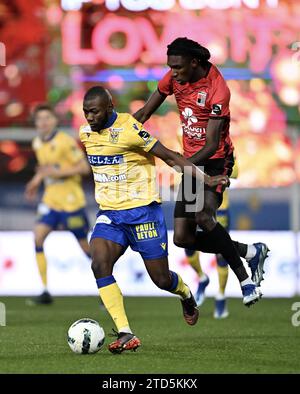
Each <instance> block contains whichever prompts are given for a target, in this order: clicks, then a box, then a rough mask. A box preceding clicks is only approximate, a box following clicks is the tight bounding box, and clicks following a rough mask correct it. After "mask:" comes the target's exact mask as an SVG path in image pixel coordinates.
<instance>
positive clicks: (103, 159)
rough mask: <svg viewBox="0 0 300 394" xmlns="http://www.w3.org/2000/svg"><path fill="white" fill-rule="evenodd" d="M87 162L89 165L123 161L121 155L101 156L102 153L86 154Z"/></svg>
mask: <svg viewBox="0 0 300 394" xmlns="http://www.w3.org/2000/svg"><path fill="white" fill-rule="evenodd" d="M87 158H88V162H89V163H90V165H91V166H95V167H100V166H110V165H118V164H122V163H124V157H123V155H115V156H103V155H87Z"/></svg>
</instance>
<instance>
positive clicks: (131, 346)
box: [108, 330, 141, 354]
mask: <svg viewBox="0 0 300 394" xmlns="http://www.w3.org/2000/svg"><path fill="white" fill-rule="evenodd" d="M113 331H114V334H111V335H112V336H117V339H116V340H115V341H114V342H112V343H111V344H109V345H108V350H109V351H110V352H111V353H116V354H120V353H122V352H123V351H124V350H132V351H136V349H137V348H138V347H140V346H141V341H140V340H139V338H137V337H136V336H135V335H134V334H131V333H127V332H119V333H118V332H116V331H115V330H113Z"/></svg>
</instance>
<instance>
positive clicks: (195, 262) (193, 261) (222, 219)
mask: <svg viewBox="0 0 300 394" xmlns="http://www.w3.org/2000/svg"><path fill="white" fill-rule="evenodd" d="M237 175H238V167H237V164H236V162H235V165H234V167H233V171H232V174H231V176H230V177H231V178H237ZM217 221H218V222H219V223H220V224H221V225H222V226H223V227H224V228H225V229H226V230H227V231H229V226H230V212H229V193H228V190H225V191H224V193H223V201H222V204H221V206H220V208H219V209H218V211H217ZM185 253H186V256H187V260H188V262H189V264H190V265H191V266H192V268H193V269H194V270H195V271H196V272H197V274H198V276H199V285H198V289H197V292H196V295H195V299H196V302H197V305H198V306H200V305H202V304H203V302H204V300H205V289H206V287H207V286H208V284H209V277H208V276H207V275H206V273H204V272H203V270H202V267H201V264H200V256H199V255H200V252H198V251H195V250H190V249H185ZM216 258H217V271H218V279H219V291H218V293H217V295H216V299H215V311H214V317H215V318H216V319H225V318H226V317H228V315H229V313H228V309H227V305H226V297H225V288H226V284H227V279H228V263H227V261H226V260H225V259H224V258H223V257H222V255H221V254H217V255H216Z"/></svg>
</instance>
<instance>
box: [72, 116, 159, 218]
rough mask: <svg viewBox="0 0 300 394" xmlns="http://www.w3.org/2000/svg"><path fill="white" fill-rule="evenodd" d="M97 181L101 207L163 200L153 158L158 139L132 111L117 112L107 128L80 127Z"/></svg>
mask: <svg viewBox="0 0 300 394" xmlns="http://www.w3.org/2000/svg"><path fill="white" fill-rule="evenodd" d="M79 135H80V140H81V141H82V143H83V145H84V146H85V149H86V153H87V157H88V161H89V163H90V165H91V167H92V171H93V174H94V181H95V198H96V201H97V202H98V204H99V207H100V209H102V210H122V209H130V208H137V207H140V206H143V205H148V204H150V203H151V202H153V201H157V202H160V197H159V193H158V190H157V185H156V172H155V162H154V157H153V156H152V155H151V154H150V153H148V152H149V151H150V149H151V148H152V147H153V146H154V145H155V143H156V142H157V140H156V139H155V138H154V137H153V136H151V135H150V134H149V133H148V132H147V131H146V130H145V129H144V128H143V125H142V124H141V123H139V122H138V121H137V120H135V119H134V118H133V117H132V116H131V115H130V114H127V113H116V112H114V113H113V114H112V116H111V118H110V119H109V120H108V122H107V124H106V125H105V128H104V129H102V130H100V131H99V132H95V131H92V130H91V128H90V126H89V125H88V124H85V125H83V126H81V128H80V132H79Z"/></svg>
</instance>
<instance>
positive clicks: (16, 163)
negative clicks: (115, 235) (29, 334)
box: [0, 0, 300, 297]
mask: <svg viewBox="0 0 300 394" xmlns="http://www.w3.org/2000/svg"><path fill="white" fill-rule="evenodd" d="M299 26H300V2H299V1H296V0H295V1H292V0H216V1H214V0H210V1H208V0H192V1H190V0H177V1H175V0H166V1H156V0H152V1H150V0H148V1H146V0H141V1H134V0H107V1H104V0H93V1H86V0H85V1H80V0H61V1H58V0H57V1H50V0H1V2H0V37H1V39H0V41H1V42H2V43H6V48H5V51H6V53H5V55H6V56H5V62H2V63H3V64H2V66H3V67H1V69H0V189H1V192H0V294H1V295H27V294H38V293H39V291H40V284H39V283H40V282H39V277H38V272H37V268H36V265H35V261H34V245H33V237H32V233H31V230H32V227H33V224H34V220H35V212H36V206H35V205H30V204H28V203H26V202H25V200H24V196H23V193H24V186H25V183H26V182H27V181H28V180H29V179H30V177H31V176H32V175H33V171H34V167H35V159H34V154H33V151H32V149H31V140H32V138H33V137H34V135H35V131H34V129H33V125H32V123H31V119H30V113H31V110H32V109H33V107H34V106H35V105H36V104H37V103H40V102H46V101H48V102H50V103H51V104H52V105H53V106H55V108H56V110H57V112H58V114H59V117H60V124H61V128H62V129H64V130H66V131H67V132H68V133H70V134H72V135H74V136H77V133H78V128H79V125H80V124H81V123H83V122H84V119H83V113H82V97H83V94H84V92H85V90H86V89H87V88H88V87H90V86H92V85H94V84H103V85H105V86H107V87H108V88H109V89H110V90H111V91H112V93H113V95H114V101H115V104H116V107H117V108H118V110H119V111H129V112H134V111H135V110H136V109H137V108H139V107H140V106H141V105H142V104H143V102H144V101H145V100H146V99H147V97H148V96H149V95H150V94H151V92H152V91H153V90H155V89H156V85H157V80H159V79H160V77H161V76H162V75H163V74H164V72H165V70H166V66H165V63H166V45H167V44H168V43H170V42H171V41H172V40H173V39H174V38H176V37H178V36H187V37H189V38H192V39H195V40H196V41H199V42H200V43H201V44H202V45H204V46H207V47H208V48H209V49H210V51H211V52H212V55H213V58H212V61H213V62H214V63H216V64H217V65H218V66H219V67H220V69H221V70H222V72H223V74H224V76H225V78H226V79H227V81H228V85H229V87H230V89H231V94H232V98H231V114H232V122H231V134H232V136H233V139H234V143H235V147H236V155H237V160H238V165H239V178H238V180H237V181H236V182H235V183H234V184H233V187H232V188H231V189H230V200H231V215H232V219H231V228H232V231H233V232H234V237H235V239H241V240H242V241H243V240H245V241H248V242H251V241H257V240H261V241H264V242H267V243H268V244H269V246H270V248H271V251H272V252H271V256H270V259H269V262H268V263H267V275H266V280H265V282H263V286H264V293H265V294H266V295H267V296H284V297H290V296H294V295H297V294H298V295H299V294H300V258H299V250H300V235H299V221H300V198H299V196H300V191H299V181H300V127H299V125H300V119H299V112H300V32H299ZM7 43H8V44H7ZM0 49H1V51H2V55H3V56H4V48H3V46H1V48H0ZM3 56H2V59H1V60H3V59H4V57H3ZM147 127H148V129H149V130H150V131H151V132H152V133H153V134H154V135H156V136H159V138H160V140H161V141H162V142H163V143H165V144H166V145H168V146H169V147H170V148H174V149H179V143H178V133H179V132H180V124H179V116H178V113H177V108H176V104H175V102H174V100H173V99H168V100H167V101H166V102H165V103H164V105H163V106H162V107H161V108H160V109H159V111H158V112H157V113H156V114H155V115H154V116H153V117H152V118H151V120H150V121H149V122H148V123H147ZM159 166H160V167H159V174H160V175H159V180H160V187H161V188H162V190H163V188H164V185H163V176H164V173H165V172H166V171H169V169H167V168H166V167H165V166H163V165H162V164H161V163H159ZM84 185H85V190H86V196H87V200H88V213H89V217H90V220H91V223H93V222H94V217H95V214H96V212H97V206H96V203H95V201H94V196H93V181H92V178H91V177H88V178H86V179H85V180H84ZM173 204H174V203H173V202H172V201H171V202H170V201H164V204H163V208H164V210H165V215H166V220H167V224H168V227H169V230H170V240H171V237H172V225H173V218H172V214H173ZM45 252H46V254H47V256H48V257H49V289H50V291H51V292H52V293H53V294H54V295H55V294H60V295H64V294H77V295H80V294H97V289H96V286H95V285H94V279H93V277H92V273H91V271H90V268H89V262H88V260H87V259H86V258H85V256H83V255H82V252H81V251H80V249H79V247H78V246H77V244H76V242H75V240H74V239H73V238H72V236H71V235H70V234H67V233H65V232H57V233H54V234H51V235H50V236H49V239H48V240H47V241H46V246H45ZM203 259H204V266H205V267H206V270H207V272H208V273H209V274H210V273H211V275H212V284H211V285H210V287H209V289H208V294H209V295H212V294H214V293H215V292H216V289H217V287H216V286H217V284H216V275H215V269H214V268H215V264H216V263H215V260H214V258H213V257H212V256H211V255H206V256H204V257H203ZM170 260H171V265H172V266H173V267H174V268H176V269H178V270H179V271H180V272H181V273H182V275H183V277H184V278H186V280H188V281H190V283H194V286H196V284H197V282H196V276H194V274H193V272H192V269H191V268H190V267H188V265H187V264H186V261H185V258H184V253H183V250H180V249H178V248H176V247H175V246H173V245H171V246H170ZM116 276H117V277H118V279H119V281H120V285H121V288H122V290H123V291H124V293H125V294H131V295H152V294H153V295H159V294H163V292H161V291H159V290H157V289H156V288H155V287H154V286H153V285H152V284H151V282H150V280H149V279H148V277H147V275H146V273H145V270H144V269H143V264H142V260H141V259H140V257H139V256H138V255H137V254H136V253H134V252H131V251H128V252H127V253H126V254H125V256H123V257H122V259H121V261H120V262H119V263H118V265H117V274H116ZM227 294H228V295H229V296H230V295H231V296H236V295H240V290H239V288H238V284H237V281H235V280H234V279H233V278H232V275H231V278H230V283H229V285H228V287H227Z"/></svg>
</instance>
